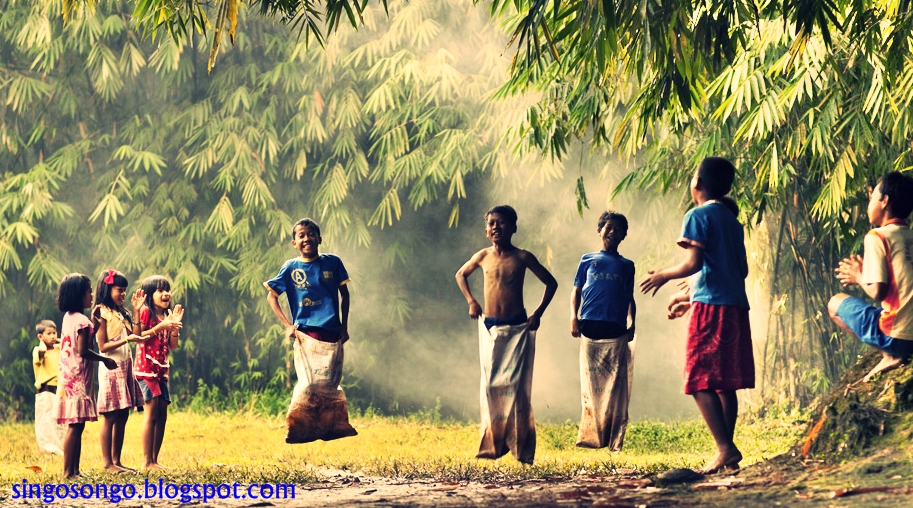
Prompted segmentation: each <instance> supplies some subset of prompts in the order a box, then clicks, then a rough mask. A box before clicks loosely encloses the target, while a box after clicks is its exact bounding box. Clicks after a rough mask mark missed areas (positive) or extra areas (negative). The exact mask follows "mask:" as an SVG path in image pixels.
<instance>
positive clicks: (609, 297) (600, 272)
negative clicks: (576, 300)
mask: <svg viewBox="0 0 913 508" xmlns="http://www.w3.org/2000/svg"><path fill="white" fill-rule="evenodd" d="M574 287H578V288H581V291H580V293H581V297H582V301H581V302H580V319H588V320H593V321H608V322H610V323H615V324H618V325H620V326H621V327H622V328H625V327H626V326H627V322H628V307H629V306H630V304H631V301H632V300H633V299H634V262H633V261H631V260H629V259H625V258H624V257H623V256H621V255H620V254H618V253H617V252H616V253H610V252H606V251H604V250H601V251H599V252H591V253H589V254H584V255H583V257H582V258H580V264H579V265H578V266H577V275H576V276H575V277H574Z"/></svg>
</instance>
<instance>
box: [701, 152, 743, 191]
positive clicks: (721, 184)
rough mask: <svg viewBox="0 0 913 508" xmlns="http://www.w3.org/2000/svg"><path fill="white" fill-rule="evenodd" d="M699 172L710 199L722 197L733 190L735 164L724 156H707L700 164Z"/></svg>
mask: <svg viewBox="0 0 913 508" xmlns="http://www.w3.org/2000/svg"><path fill="white" fill-rule="evenodd" d="M697 174H698V177H699V178H700V179H701V184H702V185H703V186H704V188H705V189H707V194H709V197H710V199H720V198H721V197H723V196H725V195H726V194H729V191H730V190H732V182H733V180H735V166H733V165H732V163H731V162H729V160H728V159H724V158H722V157H707V158H705V159H704V160H702V161H701V165H700V166H698V170H697Z"/></svg>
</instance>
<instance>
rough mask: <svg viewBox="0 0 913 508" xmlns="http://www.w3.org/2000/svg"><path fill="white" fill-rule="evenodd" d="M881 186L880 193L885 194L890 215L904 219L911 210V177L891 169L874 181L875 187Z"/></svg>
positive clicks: (912, 184)
mask: <svg viewBox="0 0 913 508" xmlns="http://www.w3.org/2000/svg"><path fill="white" fill-rule="evenodd" d="M879 185H880V186H881V195H882V196H887V197H888V198H889V199H888V206H889V207H890V208H891V215H893V216H894V217H896V218H898V219H906V218H907V216H909V215H910V212H913V178H910V177H909V176H906V175H904V174H903V173H901V172H899V171H891V172H890V173H887V174H885V175H884V176H882V177H881V178H879V179H878V181H877V182H875V188H876V189H877V188H878V186H879Z"/></svg>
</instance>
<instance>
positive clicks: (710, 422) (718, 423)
mask: <svg viewBox="0 0 913 508" xmlns="http://www.w3.org/2000/svg"><path fill="white" fill-rule="evenodd" d="M733 394H734V392H733ZM693 397H694V401H695V402H696V403H697V407H698V409H699V410H700V411H701V416H703V417H704V423H706V424H707V428H709V429H710V434H712V435H713V440H714V442H716V449H717V453H716V457H714V458H713V460H711V461H710V463H709V464H707V465H706V466H704V468H703V469H701V470H700V471H699V472H700V473H703V474H713V473H716V472H718V471H719V470H720V469H722V468H724V467H733V468H735V467H738V465H739V462H741V460H742V452H740V451H739V449H738V448H736V446H735V443H734V442H733V441H732V435H731V431H730V424H729V422H728V421H727V420H726V416H725V415H726V412H725V411H724V409H723V403H722V401H721V397H720V395H718V394H717V393H716V392H714V391H710V390H701V391H699V392H696V393H694V394H693ZM729 404H730V405H731V401H729ZM736 410H738V406H737V405H736ZM733 422H734V419H733Z"/></svg>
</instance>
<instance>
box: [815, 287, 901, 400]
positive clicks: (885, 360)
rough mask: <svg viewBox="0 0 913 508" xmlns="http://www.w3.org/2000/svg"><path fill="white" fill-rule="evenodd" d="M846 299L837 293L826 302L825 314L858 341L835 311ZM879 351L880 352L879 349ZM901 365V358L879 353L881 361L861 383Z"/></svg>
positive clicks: (882, 352) (856, 336)
mask: <svg viewBox="0 0 913 508" xmlns="http://www.w3.org/2000/svg"><path fill="white" fill-rule="evenodd" d="M848 297H849V295H847V294H844V293H839V294H836V295H834V296H832V297H831V299H830V300H829V301H828V302H827V313H828V314H829V315H830V317H831V321H833V322H834V324H836V325H837V326H839V327H840V328H841V329H842V330H843V331H845V332H846V333H848V334H850V335H852V336H853V337H855V338H856V339H857V340H858V339H859V336H858V335H856V334H855V333H854V332H853V330H850V328H849V327H848V326H846V323H844V322H843V320H842V319H840V316H838V315H837V309H839V308H840V304H841V303H843V301H844V300H846V299H847V298H848ZM876 349H877V348H876ZM879 351H881V350H880V349H879ZM902 364H903V358H898V357H896V356H893V355H891V354H889V353H887V352H885V351H881V361H880V362H878V365H876V366H875V367H874V368H873V369H872V370H870V371H869V373H868V374H866V375H865V377H863V378H862V382H863V383H868V382H869V381H870V380H871V379H872V377H873V376H875V374H878V373H879V372H886V371H889V370H891V369H895V368H897V367H899V366H900V365H902Z"/></svg>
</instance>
